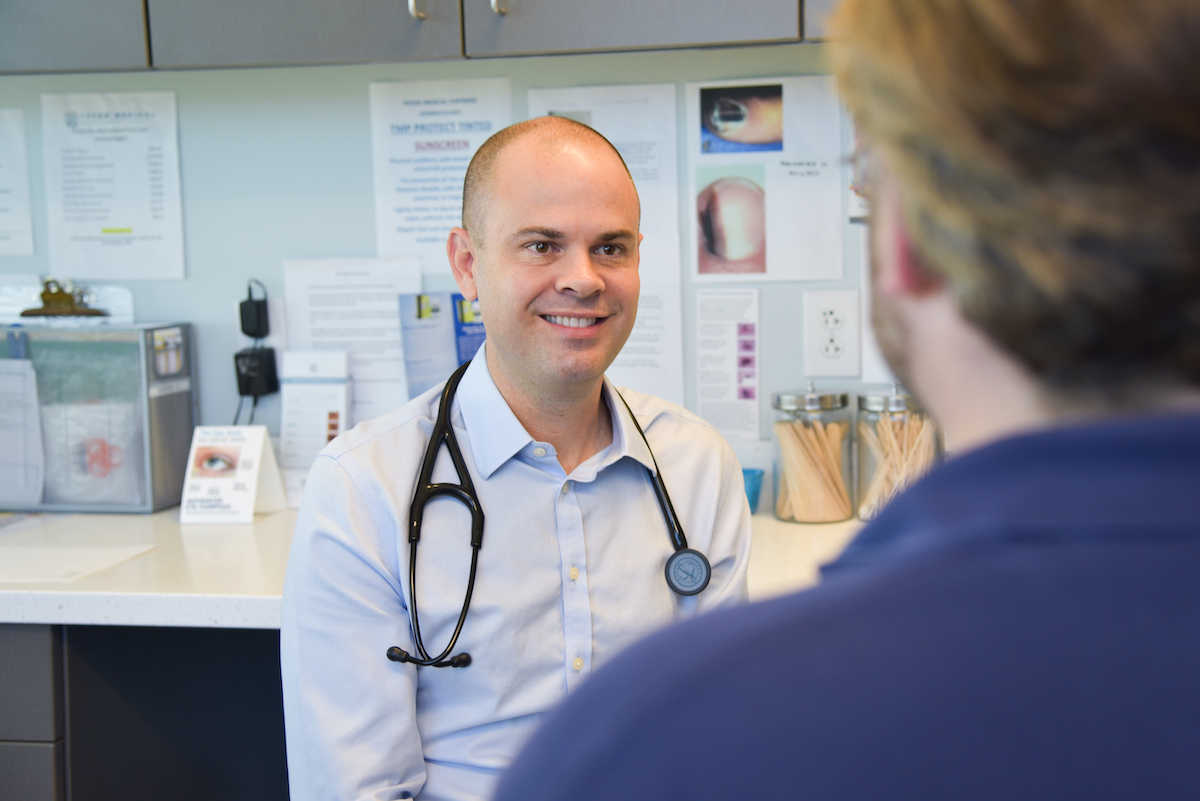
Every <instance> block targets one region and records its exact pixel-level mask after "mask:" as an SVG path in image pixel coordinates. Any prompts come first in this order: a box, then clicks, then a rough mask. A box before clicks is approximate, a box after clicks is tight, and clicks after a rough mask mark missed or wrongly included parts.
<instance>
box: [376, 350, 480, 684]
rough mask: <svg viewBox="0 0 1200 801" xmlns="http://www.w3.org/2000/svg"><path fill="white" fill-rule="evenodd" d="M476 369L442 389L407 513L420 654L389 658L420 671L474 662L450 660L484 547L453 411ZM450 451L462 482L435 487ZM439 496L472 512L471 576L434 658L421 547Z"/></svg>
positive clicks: (392, 653)
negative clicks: (424, 619)
mask: <svg viewBox="0 0 1200 801" xmlns="http://www.w3.org/2000/svg"><path fill="white" fill-rule="evenodd" d="M470 366H471V363H470V362H464V363H463V364H462V365H460V366H459V368H458V369H457V370H455V371H454V374H453V375H451V376H450V379H449V380H448V381H447V382H446V386H445V388H443V389H442V398H441V402H440V405H439V407H438V416H437V422H436V423H435V424H434V426H433V432H432V433H431V434H430V436H429V447H427V448H426V450H425V460H424V461H423V462H422V463H421V473H420V475H419V476H418V478H417V488H416V491H415V492H414V493H413V501H412V505H411V506H410V507H409V510H408V523H409V527H408V590H409V595H410V598H409V619H410V620H411V622H412V632H413V645H415V646H416V649H417V656H413V655H411V654H409V653H408V652H407V651H405V650H404V649H403V648H399V647H397V646H392V647H391V648H389V649H388V651H387V658H388V659H390V660H392V661H393V662H410V663H412V664H414V665H417V666H418V667H466V666H467V665H470V664H471V655H470V654H466V653H463V654H456V655H455V656H453V657H450V658H449V659H447V658H446V657H448V656H450V652H451V651H453V650H454V646H455V645H456V644H457V643H458V635H459V634H461V633H462V628H463V623H464V622H466V619H467V610H468V609H470V607H471V595H472V594H474V592H475V570H476V568H477V567H478V565H479V549H480V548H481V547H482V546H483V508H482V507H481V506H480V505H479V496H477V495H476V494H475V485H474V484H473V483H472V482H471V474H470V473H469V472H468V471H467V463H466V462H465V461H464V460H463V457H462V451H461V450H460V449H459V447H458V440H457V439H455V437H454V429H453V427H452V426H451V423H450V408H451V406H452V405H453V401H454V391H455V390H456V389H458V382H459V381H461V380H462V377H463V374H464V373H466V372H467V368H468V367H470ZM443 443H444V444H445V445H446V450H447V451H448V452H449V453H450V461H451V462H452V463H453V464H454V470H455V472H456V473H457V474H458V481H459V483H457V484H446V483H439V484H434V483H433V466H434V464H435V463H436V462H437V454H438V450H439V449H440V448H441V447H442V444H443ZM439 495H446V496H449V497H451V498H454V499H456V500H458V501H461V502H462V503H463V504H464V505H465V506H466V507H467V509H469V510H470V512H471V572H470V575H469V577H468V578H467V592H466V595H465V597H464V598H463V605H462V611H461V612H459V614H458V624H457V625H455V627H454V633H453V634H452V635H451V636H450V642H449V643H448V644H447V645H446V648H445V650H443V651H442V652H441V653H440V654H438V655H437V656H430V655H429V652H428V651H426V650H425V643H424V641H423V640H422V639H421V620H420V616H419V615H418V613H417V543H419V542H420V541H421V521H422V520H423V519H424V517H425V504H427V503H429V501H430V500H432V499H433V498H436V497H438V496H439Z"/></svg>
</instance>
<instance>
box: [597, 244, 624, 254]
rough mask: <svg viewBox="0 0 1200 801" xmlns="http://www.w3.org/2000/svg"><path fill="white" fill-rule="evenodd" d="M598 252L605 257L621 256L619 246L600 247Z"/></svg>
mask: <svg viewBox="0 0 1200 801" xmlns="http://www.w3.org/2000/svg"><path fill="white" fill-rule="evenodd" d="M600 252H601V253H603V254H604V255H605V256H619V255H621V246H620V245H601V246H600Z"/></svg>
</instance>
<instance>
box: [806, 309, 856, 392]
mask: <svg viewBox="0 0 1200 801" xmlns="http://www.w3.org/2000/svg"><path fill="white" fill-rule="evenodd" d="M861 331H862V328H861V326H860V325H859V302H858V290H857V289H838V290H830V291H823V292H805V293H804V374H805V375H806V376H809V377H811V378H818V377H823V376H837V377H849V376H857V375H858V374H859V372H860V371H861V369H862V368H861V356H860V354H861V338H862V337H861Z"/></svg>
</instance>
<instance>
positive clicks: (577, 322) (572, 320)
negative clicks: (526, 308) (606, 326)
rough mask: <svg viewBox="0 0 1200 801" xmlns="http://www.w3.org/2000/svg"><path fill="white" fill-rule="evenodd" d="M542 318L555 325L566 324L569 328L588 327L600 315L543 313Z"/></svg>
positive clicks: (594, 322) (596, 320) (595, 321)
mask: <svg viewBox="0 0 1200 801" xmlns="http://www.w3.org/2000/svg"><path fill="white" fill-rule="evenodd" d="M542 319H543V320H546V321H547V322H551V323H554V324H555V325H565V326H566V327H568V328H588V327H589V326H593V325H595V324H596V323H597V322H598V321H599V320H600V319H601V318H599V317H564V316H562V315H558V314H543V315H542Z"/></svg>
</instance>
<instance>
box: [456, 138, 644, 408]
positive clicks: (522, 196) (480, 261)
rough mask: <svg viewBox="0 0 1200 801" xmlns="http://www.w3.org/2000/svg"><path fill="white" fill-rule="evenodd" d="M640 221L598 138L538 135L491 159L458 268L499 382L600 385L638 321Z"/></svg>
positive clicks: (536, 387)
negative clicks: (473, 235) (478, 218)
mask: <svg viewBox="0 0 1200 801" xmlns="http://www.w3.org/2000/svg"><path fill="white" fill-rule="evenodd" d="M638 216H639V208H638V198H637V191H636V190H635V189H634V186H633V181H632V180H631V179H630V177H629V174H628V173H627V172H626V170H625V168H624V165H622V164H621V161H620V159H619V158H618V157H617V155H616V154H615V153H613V151H612V150H610V149H609V148H608V147H606V146H605V145H604V144H603V143H602V142H590V141H587V140H586V139H579V140H577V139H559V140H554V141H547V140H546V139H545V138H544V137H543V136H541V135H539V134H538V133H536V132H535V133H530V134H527V135H525V136H523V137H521V138H520V139H518V140H517V141H515V142H513V143H511V144H509V145H508V146H507V147H506V148H505V149H504V150H503V152H502V153H501V154H500V155H499V156H498V157H497V161H496V164H495V167H494V168H493V173H492V175H491V179H490V181H489V189H488V195H487V204H486V213H485V215H484V216H483V219H482V227H483V231H482V233H483V236H482V241H483V245H482V247H480V246H478V245H477V244H475V243H472V244H471V246H470V251H471V257H470V259H469V261H470V264H469V266H468V268H467V269H465V270H464V269H461V265H462V262H461V261H460V264H459V265H456V272H457V274H456V278H457V280H458V284H459V287H460V289H461V290H462V292H463V295H464V296H465V297H467V298H468V299H472V298H474V297H478V298H479V306H480V311H481V312H482V314H483V320H484V325H485V326H486V328H487V340H488V345H487V354H488V366H489V368H491V370H492V373H493V376H494V377H495V378H496V379H497V383H507V384H509V385H510V386H518V387H520V388H521V389H522V390H523V391H525V392H527V393H530V394H545V393H557V392H560V391H563V390H568V391H569V389H570V388H571V385H576V388H578V385H579V384H580V383H586V382H596V381H598V380H599V378H600V377H601V376H602V375H603V374H604V371H605V370H606V369H608V366H609V365H610V364H612V361H613V359H615V358H616V356H617V353H618V352H619V351H620V350H621V347H622V346H623V345H624V344H625V340H626V339H628V338H629V332H630V331H631V330H632V329H633V322H634V318H635V317H636V316H637V302H638V292H639V290H640V281H639V278H638V244H639V243H640V241H641V234H639V233H638ZM463 234H464V235H465V232H463ZM497 373H499V375H497Z"/></svg>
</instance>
